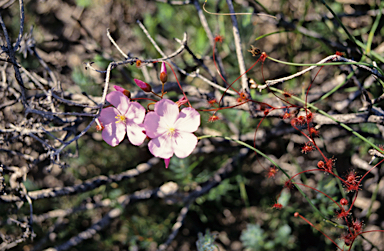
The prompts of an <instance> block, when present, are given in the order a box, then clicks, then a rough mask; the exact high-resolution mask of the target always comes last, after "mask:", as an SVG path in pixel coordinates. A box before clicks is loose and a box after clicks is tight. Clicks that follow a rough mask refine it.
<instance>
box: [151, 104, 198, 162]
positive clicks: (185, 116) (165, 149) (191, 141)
mask: <svg viewBox="0 0 384 251" xmlns="http://www.w3.org/2000/svg"><path fill="white" fill-rule="evenodd" d="M199 125H200V114H199V113H198V112H197V111H196V110H195V109H193V108H191V107H188V108H184V109H182V110H181V112H179V108H178V106H177V104H175V103H174V102H173V101H171V100H169V99H162V100H160V101H159V102H157V103H156V104H155V110H154V111H153V112H149V113H148V114H147V116H145V119H144V127H145V131H146V133H147V136H148V137H150V138H151V141H150V142H149V143H148V148H149V151H150V152H151V153H152V154H153V155H154V156H156V157H160V158H163V159H165V160H168V159H169V158H171V157H172V156H173V154H175V155H176V156H177V157H179V158H185V157H187V156H188V155H190V154H191V153H192V151H193V149H195V147H196V144H197V137H196V136H195V135H194V134H193V132H195V131H196V130H197V128H198V127H199ZM168 162H169V161H168ZM166 165H167V163H166Z"/></svg>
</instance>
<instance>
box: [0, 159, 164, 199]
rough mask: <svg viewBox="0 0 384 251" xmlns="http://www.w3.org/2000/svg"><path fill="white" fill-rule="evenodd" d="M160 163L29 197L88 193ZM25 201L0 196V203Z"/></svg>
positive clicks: (39, 192) (53, 196) (141, 165)
mask: <svg viewBox="0 0 384 251" xmlns="http://www.w3.org/2000/svg"><path fill="white" fill-rule="evenodd" d="M158 162H159V159H158V158H152V159H150V160H149V161H148V162H146V163H142V164H139V165H137V167H136V168H134V169H130V170H128V171H125V172H122V173H120V174H113V175H110V176H104V175H101V176H98V177H95V178H92V179H89V180H85V181H84V182H82V183H81V184H78V185H74V186H67V187H57V188H47V189H42V190H38V191H32V192H28V196H29V197H30V198H31V200H40V199H45V198H56V197H61V196H66V195H74V194H78V193H83V192H86V191H90V190H93V189H95V188H97V187H100V186H101V185H105V184H108V183H112V182H118V181H121V180H125V179H129V178H132V177H135V176H138V175H139V174H142V173H144V172H146V171H148V170H149V169H151V168H152V166H154V165H156V164H157V163H158ZM24 200H25V199H24V198H22V197H19V196H16V195H1V196H0V202H7V203H10V202H17V201H24Z"/></svg>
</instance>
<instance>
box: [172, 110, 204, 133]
mask: <svg viewBox="0 0 384 251" xmlns="http://www.w3.org/2000/svg"><path fill="white" fill-rule="evenodd" d="M199 126H200V114H199V113H198V112H197V111H196V110H195V109H193V108H192V107H188V108H184V109H183V110H181V112H180V114H179V117H178V118H177V120H176V123H175V128H176V129H177V130H178V131H182V132H195V131H196V130H197V128H199Z"/></svg>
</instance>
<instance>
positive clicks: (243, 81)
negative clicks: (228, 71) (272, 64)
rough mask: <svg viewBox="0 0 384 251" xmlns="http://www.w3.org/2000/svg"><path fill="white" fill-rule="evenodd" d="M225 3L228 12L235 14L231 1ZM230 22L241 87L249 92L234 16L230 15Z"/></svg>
mask: <svg viewBox="0 0 384 251" xmlns="http://www.w3.org/2000/svg"><path fill="white" fill-rule="evenodd" d="M226 1H227V5H228V8H229V12H230V13H235V9H234V8H233V4H232V0H226ZM231 20H232V31H233V37H234V38H235V46H236V55H237V62H238V63H239V69H240V74H242V75H241V86H242V89H243V90H244V91H245V92H249V88H248V79H247V74H246V73H245V72H246V71H247V69H246V67H245V62H244V57H243V52H242V50H241V38H240V32H239V27H238V25H237V19H236V16H235V15H231Z"/></svg>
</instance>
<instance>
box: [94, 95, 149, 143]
mask: <svg viewBox="0 0 384 251" xmlns="http://www.w3.org/2000/svg"><path fill="white" fill-rule="evenodd" d="M106 99H107V101H108V102H109V103H111V104H112V105H113V106H115V107H107V108H104V109H103V110H101V113H100V117H99V121H100V122H101V123H102V125H103V126H104V129H103V132H102V136H103V139H104V141H105V142H107V143H108V144H109V145H111V146H117V145H118V144H119V143H120V142H121V141H122V140H123V139H124V137H125V133H127V135H128V139H129V141H130V142H131V143H132V144H133V145H136V146H138V145H140V144H141V143H143V141H144V139H145V138H146V135H145V134H144V133H143V131H144V126H143V124H142V123H143V120H144V117H145V109H144V107H142V106H141V105H140V104H139V103H136V102H131V101H130V100H129V98H128V97H127V96H125V95H124V94H123V93H121V92H119V91H113V92H110V93H109V94H108V95H107V97H106Z"/></svg>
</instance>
